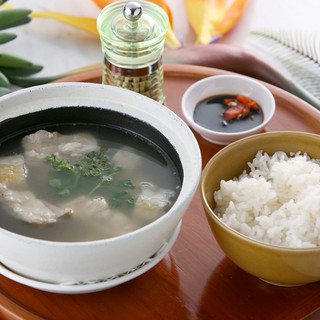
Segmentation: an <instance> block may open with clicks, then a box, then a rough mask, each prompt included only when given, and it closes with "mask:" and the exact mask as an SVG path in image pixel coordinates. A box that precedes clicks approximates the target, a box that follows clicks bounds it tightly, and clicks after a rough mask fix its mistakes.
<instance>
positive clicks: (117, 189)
mask: <svg viewBox="0 0 320 320" xmlns="http://www.w3.org/2000/svg"><path fill="white" fill-rule="evenodd" d="M45 161H46V163H47V164H50V165H51V166H52V170H51V171H50V172H49V185H50V187H52V188H53V189H54V190H55V192H56V194H57V195H59V196H64V197H68V196H73V195H76V194H77V192H79V190H85V192H86V194H87V196H88V197H92V196H93V195H94V194H95V193H96V192H97V191H98V190H100V189H102V188H103V192H104V195H105V196H106V199H107V200H108V198H109V201H108V203H109V204H110V205H111V206H120V205H124V204H125V205H128V206H130V207H131V206H133V205H134V198H133V197H132V196H131V194H130V190H132V189H134V188H135V187H134V185H133V184H132V183H131V181H130V180H129V179H127V180H116V179H115V176H116V175H117V173H119V172H120V171H121V170H122V168H121V167H119V166H116V165H115V164H114V163H113V162H112V161H111V160H110V158H109V156H108V154H107V150H106V149H100V150H99V151H92V152H89V153H87V154H85V155H84V157H83V158H82V159H80V160H79V161H76V162H74V163H71V162H70V161H69V160H68V159H60V158H58V157H57V156H56V155H55V154H51V155H49V156H47V157H46V158H45Z"/></svg>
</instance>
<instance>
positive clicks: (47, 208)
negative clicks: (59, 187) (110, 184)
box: [0, 184, 71, 224]
mask: <svg viewBox="0 0 320 320" xmlns="http://www.w3.org/2000/svg"><path fill="white" fill-rule="evenodd" d="M0 202H2V203H4V204H5V205H6V206H8V207H9V208H10V212H11V213H12V214H13V215H14V216H15V217H16V218H18V219H20V220H24V221H26V222H29V223H37V224H45V223H53V222H56V221H57V218H59V217H61V216H62V215H64V214H67V213H71V210H70V209H61V208H58V207H56V206H54V205H52V204H49V203H46V202H45V201H41V200H39V199H37V198H36V197H35V196H34V194H33V193H31V192H30V191H20V190H10V189H8V188H7V187H6V186H5V185H4V184H0Z"/></svg>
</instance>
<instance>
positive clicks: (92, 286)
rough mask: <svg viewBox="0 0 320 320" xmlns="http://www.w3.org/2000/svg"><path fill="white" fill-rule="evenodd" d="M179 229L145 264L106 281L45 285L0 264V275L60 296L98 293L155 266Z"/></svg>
mask: <svg viewBox="0 0 320 320" xmlns="http://www.w3.org/2000/svg"><path fill="white" fill-rule="evenodd" d="M180 229H181V222H180V223H179V224H178V226H177V227H176V229H175V230H174V232H173V234H172V236H171V237H170V239H169V240H168V241H167V242H166V243H165V244H164V245H163V246H162V247H161V248H160V249H159V250H158V251H157V252H156V253H155V254H154V255H153V256H152V257H150V258H149V259H147V260H146V261H145V262H143V263H142V264H140V265H139V266H137V267H136V268H133V269H131V270H128V271H127V272H124V273H122V274H120V275H117V276H114V277H110V278H107V279H101V280H97V281H94V282H86V283H70V284H68V283H61V284H60V283H47V282H42V281H37V280H34V279H31V278H27V277H24V276H22V275H20V274H18V273H15V272H14V271H12V270H10V269H8V268H6V266H4V265H3V264H1V263H0V274H1V275H3V276H4V277H6V278H8V279H11V280H13V281H15V282H18V283H20V284H23V285H26V286H28V287H31V288H34V289H38V290H42V291H47V292H52V293H62V294H82V293H91V292H98V291H102V290H106V289H110V288H113V287H115V286H118V285H120V284H122V283H125V282H128V281H129V280H132V279H134V278H137V277H138V276H140V275H142V274H143V273H145V272H147V271H148V270H150V269H151V268H153V267H154V266H155V265H156V264H158V263H159V262H160V261H161V260H162V259H163V258H164V257H165V255H166V254H167V253H168V252H169V251H170V250H171V248H172V247H173V245H174V243H175V242H176V240H177V238H178V235H179V233H180Z"/></svg>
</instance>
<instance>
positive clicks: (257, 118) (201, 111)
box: [193, 94, 264, 133]
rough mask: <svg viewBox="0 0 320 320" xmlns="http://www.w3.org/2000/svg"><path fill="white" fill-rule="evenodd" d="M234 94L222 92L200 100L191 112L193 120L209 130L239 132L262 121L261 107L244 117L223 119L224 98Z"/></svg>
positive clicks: (230, 97)
mask: <svg viewBox="0 0 320 320" xmlns="http://www.w3.org/2000/svg"><path fill="white" fill-rule="evenodd" d="M234 98H236V95H231V94H224V95H217V96H212V97H209V98H207V99H204V100H202V101H200V102H199V103H198V104H197V106H196V107H195V110H194V113H193V119H194V121H195V122H196V123H197V124H198V125H200V126H202V127H204V128H206V129H209V130H214V131H219V132H228V133H232V132H239V131H246V130H249V129H252V128H255V127H257V126H258V125H260V124H261V123H262V122H263V118H264V117H263V112H262V110H261V108H259V109H258V110H254V111H252V114H251V115H250V116H248V117H246V118H241V119H234V120H232V121H230V122H228V121H227V120H225V119H224V117H223V115H222V114H223V112H224V111H225V110H226V109H227V107H226V106H225V105H224V99H234Z"/></svg>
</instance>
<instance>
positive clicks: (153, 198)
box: [133, 182, 175, 221]
mask: <svg viewBox="0 0 320 320" xmlns="http://www.w3.org/2000/svg"><path fill="white" fill-rule="evenodd" d="M140 187H141V193H140V195H139V196H138V197H137V200H136V203H135V207H134V212H133V216H134V217H136V218H139V219H140V220H142V221H153V220H155V219H156V218H158V217H160V216H161V215H162V214H163V213H164V212H165V209H166V208H167V207H168V206H169V205H170V203H171V199H172V198H173V197H174V195H175V193H174V191H172V190H165V189H161V188H158V187H155V186H154V185H152V184H151V183H147V182H145V183H142V184H141V185H140Z"/></svg>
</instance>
